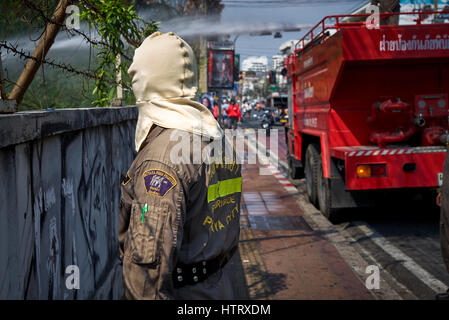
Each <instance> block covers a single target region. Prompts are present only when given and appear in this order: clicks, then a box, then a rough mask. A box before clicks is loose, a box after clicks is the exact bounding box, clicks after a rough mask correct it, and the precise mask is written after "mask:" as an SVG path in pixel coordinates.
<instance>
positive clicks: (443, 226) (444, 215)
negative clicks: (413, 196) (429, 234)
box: [436, 156, 449, 300]
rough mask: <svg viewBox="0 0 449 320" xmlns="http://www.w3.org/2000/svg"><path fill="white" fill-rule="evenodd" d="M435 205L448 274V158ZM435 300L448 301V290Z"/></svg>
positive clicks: (442, 251) (447, 158) (442, 252)
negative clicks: (438, 207) (437, 208)
mask: <svg viewBox="0 0 449 320" xmlns="http://www.w3.org/2000/svg"><path fill="white" fill-rule="evenodd" d="M437 204H438V205H439V206H440V207H441V213H440V243H441V254H442V255H443V261H444V264H445V265H446V269H447V271H448V272H449V157H447V156H446V161H445V163H444V171H443V185H442V186H441V192H440V193H439V194H438V197H437ZM436 299H437V300H449V290H448V291H447V292H445V293H440V294H438V295H437V296H436Z"/></svg>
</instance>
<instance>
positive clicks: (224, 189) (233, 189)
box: [207, 177, 242, 203]
mask: <svg viewBox="0 0 449 320" xmlns="http://www.w3.org/2000/svg"><path fill="white" fill-rule="evenodd" d="M237 192H242V177H239V178H234V179H228V180H223V181H218V182H217V183H216V184H212V185H210V186H209V187H208V188H207V202H208V203H209V202H212V201H214V200H216V199H218V198H222V197H226V196H228V195H230V194H233V193H237Z"/></svg>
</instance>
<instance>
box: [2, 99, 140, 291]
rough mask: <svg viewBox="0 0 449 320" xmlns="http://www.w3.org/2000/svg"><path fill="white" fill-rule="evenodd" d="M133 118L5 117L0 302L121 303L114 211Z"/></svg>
mask: <svg viewBox="0 0 449 320" xmlns="http://www.w3.org/2000/svg"><path fill="white" fill-rule="evenodd" d="M136 119H137V109H136V108H135V107H124V108H104V109H102V108H96V109H68V110H67V109H66V110H56V111H48V112H46V111H39V112H20V113H17V114H12V115H4V116H0V299H118V298H120V297H121V295H122V284H121V267H120V262H119V260H118V245H117V236H116V233H117V222H118V218H117V208H118V202H119V199H120V182H121V178H122V176H123V175H125V174H126V171H127V169H128V168H129V166H130V165H131V163H132V160H133V159H134V157H135V151H134V130H135V124H136ZM69 265H77V266H78V267H79V271H80V289H79V290H76V289H71V290H69V289H67V288H66V279H67V278H68V276H69V275H70V274H66V273H65V271H66V267H67V266H69Z"/></svg>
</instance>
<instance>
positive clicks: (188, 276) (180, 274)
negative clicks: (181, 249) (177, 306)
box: [172, 246, 237, 288]
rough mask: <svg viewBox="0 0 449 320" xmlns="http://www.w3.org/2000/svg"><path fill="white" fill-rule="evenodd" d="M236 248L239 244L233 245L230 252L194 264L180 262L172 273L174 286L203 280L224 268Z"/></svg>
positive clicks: (180, 286)
mask: <svg viewBox="0 0 449 320" xmlns="http://www.w3.org/2000/svg"><path fill="white" fill-rule="evenodd" d="M236 249H237V246H235V247H233V248H232V249H231V250H230V251H229V252H227V253H224V254H222V255H220V256H218V257H216V258H214V259H211V260H207V261H201V262H198V263H192V264H184V263H181V262H178V264H177V265H176V267H175V270H173V273H172V279H173V286H174V287H175V288H182V287H184V286H186V285H194V284H197V283H199V282H203V281H204V280H206V279H207V278H208V277H209V276H210V275H212V274H214V273H215V272H217V271H218V270H220V269H221V268H223V267H224V266H225V265H226V263H228V261H229V260H231V258H232V256H233V255H234V252H235V251H236Z"/></svg>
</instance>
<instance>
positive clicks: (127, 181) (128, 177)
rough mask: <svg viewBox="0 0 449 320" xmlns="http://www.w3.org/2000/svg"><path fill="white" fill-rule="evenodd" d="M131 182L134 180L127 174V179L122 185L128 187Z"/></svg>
mask: <svg viewBox="0 0 449 320" xmlns="http://www.w3.org/2000/svg"><path fill="white" fill-rule="evenodd" d="M122 177H123V176H122ZM131 180H132V179H131V177H130V176H129V173H128V172H127V173H126V177H125V179H123V181H122V185H123V186H126V185H127V184H128V183H129V182H130V181H131Z"/></svg>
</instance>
